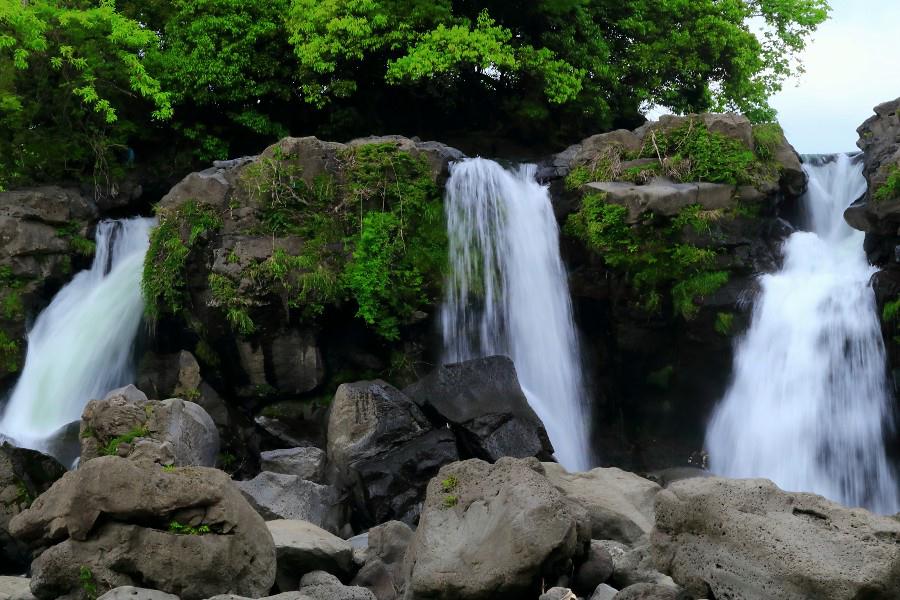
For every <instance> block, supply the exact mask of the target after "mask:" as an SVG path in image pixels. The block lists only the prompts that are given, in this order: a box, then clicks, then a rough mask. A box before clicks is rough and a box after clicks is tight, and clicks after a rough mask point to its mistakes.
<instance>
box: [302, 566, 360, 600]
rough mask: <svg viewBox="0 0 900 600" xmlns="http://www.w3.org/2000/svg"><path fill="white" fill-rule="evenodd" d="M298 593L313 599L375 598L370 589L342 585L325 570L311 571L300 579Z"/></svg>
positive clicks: (351, 599)
mask: <svg viewBox="0 0 900 600" xmlns="http://www.w3.org/2000/svg"><path fill="white" fill-rule="evenodd" d="M300 593H301V594H303V595H304V596H305V597H307V598H311V599H314V600H376V598H375V596H374V594H372V592H371V591H369V590H367V589H366V588H363V587H358V586H355V585H344V584H342V583H341V581H340V579H338V578H337V577H335V576H334V575H332V574H331V573H326V572H325V571H313V572H311V573H307V574H306V575H304V576H303V578H302V579H300Z"/></svg>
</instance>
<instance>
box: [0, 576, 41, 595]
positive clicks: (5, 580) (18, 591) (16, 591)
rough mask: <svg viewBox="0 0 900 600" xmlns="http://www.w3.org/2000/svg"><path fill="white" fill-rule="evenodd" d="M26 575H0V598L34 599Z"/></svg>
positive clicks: (29, 581)
mask: <svg viewBox="0 0 900 600" xmlns="http://www.w3.org/2000/svg"><path fill="white" fill-rule="evenodd" d="M30 586H31V580H30V579H28V578H27V577H9V576H6V575H0V600H34V596H33V595H32V594H31V587H30Z"/></svg>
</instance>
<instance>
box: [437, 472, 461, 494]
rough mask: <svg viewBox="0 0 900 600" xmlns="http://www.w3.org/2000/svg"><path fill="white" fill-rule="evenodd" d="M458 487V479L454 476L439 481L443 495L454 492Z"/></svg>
mask: <svg viewBox="0 0 900 600" xmlns="http://www.w3.org/2000/svg"><path fill="white" fill-rule="evenodd" d="M457 486H459V479H457V477H456V476H455V475H450V476H449V477H447V478H446V479H444V480H443V481H441V489H442V490H443V491H444V493H450V492H452V491H453V490H455V489H456V488H457Z"/></svg>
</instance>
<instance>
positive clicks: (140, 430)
mask: <svg viewBox="0 0 900 600" xmlns="http://www.w3.org/2000/svg"><path fill="white" fill-rule="evenodd" d="M149 433H150V430H148V429H147V428H146V427H143V426H142V427H135V428H134V429H132V430H131V431H128V432H127V433H124V434H122V435H119V436H116V437H114V438H112V439H111V440H109V441H108V442H107V443H106V445H105V446H103V447H102V448H101V449H100V454H101V455H102V456H114V455H115V454H117V453H118V452H119V444H130V443H131V442H133V441H134V440H136V439H137V438H141V437H147V435H148V434H149Z"/></svg>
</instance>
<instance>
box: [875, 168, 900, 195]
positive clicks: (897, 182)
mask: <svg viewBox="0 0 900 600" xmlns="http://www.w3.org/2000/svg"><path fill="white" fill-rule="evenodd" d="M873 197H874V198H875V201H876V202H885V201H887V200H896V199H898V198H900V166H897V165H894V166H893V167H891V168H890V170H889V171H888V176H887V179H885V180H884V183H882V184H881V185H880V186H878V189H876V190H875V193H874V195H873Z"/></svg>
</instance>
